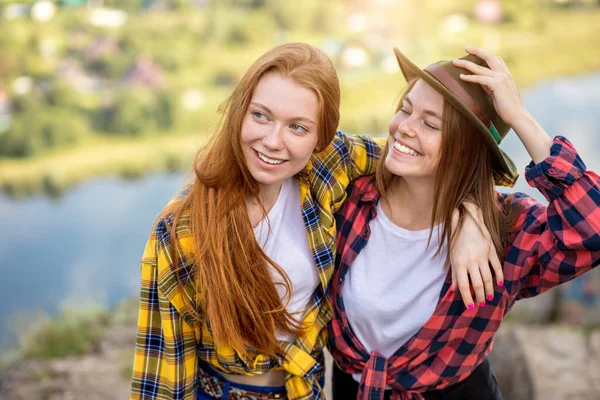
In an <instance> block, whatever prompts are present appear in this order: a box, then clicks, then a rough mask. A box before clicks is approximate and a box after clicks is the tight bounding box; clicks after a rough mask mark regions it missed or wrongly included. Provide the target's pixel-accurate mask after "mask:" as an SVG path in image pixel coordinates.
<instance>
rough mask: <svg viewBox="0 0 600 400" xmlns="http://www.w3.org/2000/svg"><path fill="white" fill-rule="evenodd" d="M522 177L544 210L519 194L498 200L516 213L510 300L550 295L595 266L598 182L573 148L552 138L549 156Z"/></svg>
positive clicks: (599, 229)
mask: <svg viewBox="0 0 600 400" xmlns="http://www.w3.org/2000/svg"><path fill="white" fill-rule="evenodd" d="M525 176H526V178H527V182H528V183H529V184H530V185H531V186H533V187H535V188H537V189H538V190H539V191H540V192H541V193H542V194H543V195H544V196H545V197H546V198H547V199H548V201H549V204H548V206H544V205H542V204H540V203H538V202H537V201H535V200H534V199H532V198H531V197H529V196H527V195H525V194H523V193H516V194H514V195H511V196H503V199H504V201H510V202H511V206H518V207H520V212H519V216H518V218H517V221H516V224H515V232H513V233H512V234H511V237H512V239H511V241H512V243H510V245H509V248H508V250H507V253H506V257H505V277H506V288H507V290H508V291H509V292H510V293H511V294H513V295H514V296H515V299H520V298H525V297H531V296H535V295H538V294H540V293H543V292H545V291H547V290H549V289H552V288H553V287H555V286H558V285H560V284H562V283H564V282H567V281H569V280H571V279H573V278H575V277H577V276H580V275H582V274H584V273H586V272H588V271H590V270H591V269H592V268H594V267H595V266H596V265H598V263H599V261H600V207H599V205H600V179H599V178H598V175H596V173H594V172H592V171H586V167H585V164H584V163H583V161H582V160H581V159H580V158H579V155H578V154H577V152H576V150H575V148H574V147H573V145H572V144H571V143H570V142H569V141H568V140H567V139H566V138H564V137H560V136H559V137H556V138H555V139H554V143H553V145H552V147H551V150H550V156H549V157H547V158H546V159H545V160H543V161H542V162H540V163H539V164H536V165H534V164H533V163H531V164H530V165H529V166H528V167H527V169H526V173H525Z"/></svg>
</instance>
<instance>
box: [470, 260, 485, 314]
mask: <svg viewBox="0 0 600 400" xmlns="http://www.w3.org/2000/svg"><path fill="white" fill-rule="evenodd" d="M469 277H470V278H471V285H473V290H474V291H475V299H477V304H478V305H479V306H480V307H483V306H485V288H484V287H483V279H482V276H481V272H480V269H479V266H478V265H473V266H471V268H470V270H469Z"/></svg>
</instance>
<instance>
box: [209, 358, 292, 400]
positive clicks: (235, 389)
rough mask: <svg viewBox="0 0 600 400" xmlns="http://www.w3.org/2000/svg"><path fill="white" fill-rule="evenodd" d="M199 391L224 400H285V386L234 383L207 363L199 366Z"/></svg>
mask: <svg viewBox="0 0 600 400" xmlns="http://www.w3.org/2000/svg"><path fill="white" fill-rule="evenodd" d="M198 390H199V391H201V392H204V393H205V394H208V395H209V396H212V397H214V398H217V399H223V400H285V399H287V392H286V389H285V386H254V385H247V384H243V383H237V382H233V381H231V380H229V379H227V378H226V377H224V376H223V375H221V374H220V373H219V372H218V371H216V370H215V369H214V368H212V367H210V366H209V365H208V364H207V363H205V362H202V361H201V362H200V363H199V365H198Z"/></svg>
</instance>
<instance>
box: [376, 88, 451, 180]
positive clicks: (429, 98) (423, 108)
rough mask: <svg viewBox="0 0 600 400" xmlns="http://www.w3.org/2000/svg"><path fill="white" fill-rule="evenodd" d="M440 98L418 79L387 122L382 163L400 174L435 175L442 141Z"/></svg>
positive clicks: (406, 175)
mask: <svg viewBox="0 0 600 400" xmlns="http://www.w3.org/2000/svg"><path fill="white" fill-rule="evenodd" d="M443 109H444V98H443V97H442V95H441V94H439V93H438V92H436V91H435V90H434V89H433V88H432V87H431V86H429V85H428V84H427V83H425V82H424V81H423V80H422V79H419V80H418V81H417V82H416V83H415V84H414V86H413V87H412V89H411V90H410V92H408V93H407V94H406V96H404V99H403V100H402V104H401V106H400V110H399V111H398V113H396V115H394V117H393V118H392V120H391V121H390V124H389V137H388V153H387V156H386V159H385V167H386V168H387V170H388V171H390V172H391V173H392V174H394V175H399V176H402V177H404V178H425V179H431V180H433V178H434V177H435V173H436V171H437V166H438V163H439V155H440V149H441V144H442V131H441V129H442V111H443Z"/></svg>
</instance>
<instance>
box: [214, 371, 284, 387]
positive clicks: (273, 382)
mask: <svg viewBox="0 0 600 400" xmlns="http://www.w3.org/2000/svg"><path fill="white" fill-rule="evenodd" d="M221 375H223V376H224V377H225V378H227V379H229V380H230V381H232V382H236V383H241V384H243V385H252V386H283V385H285V372H284V371H283V370H271V371H268V372H265V373H264V374H260V375H254V376H250V375H235V374H226V373H224V372H221Z"/></svg>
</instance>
